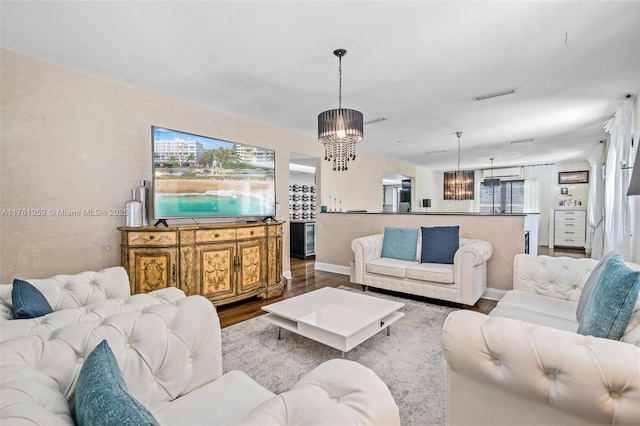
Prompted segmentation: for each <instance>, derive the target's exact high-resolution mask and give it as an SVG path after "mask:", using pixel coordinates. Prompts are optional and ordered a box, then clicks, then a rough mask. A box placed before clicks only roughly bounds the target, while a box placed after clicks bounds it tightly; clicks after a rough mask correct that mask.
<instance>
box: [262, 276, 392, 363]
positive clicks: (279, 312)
mask: <svg viewBox="0 0 640 426" xmlns="http://www.w3.org/2000/svg"><path fill="white" fill-rule="evenodd" d="M403 306H404V303H399V302H392V301H390V300H385V299H379V298H377V297H372V296H367V295H364V294H361V293H356V292H350V291H346V290H339V289H336V288H332V287H324V288H321V289H319V290H315V291H312V292H309V293H305V294H302V295H300V296H296V297H292V298H291V299H286V300H283V301H280V302H276V303H272V304H271V305H267V306H264V307H263V308H262V309H263V310H265V311H267V312H268V313H267V314H266V315H265V318H267V319H268V320H269V321H271V322H272V323H273V324H275V325H277V326H278V339H280V332H281V329H283V328H284V329H285V330H289V331H292V332H294V333H297V334H299V335H301V336H304V337H307V338H309V339H312V340H315V341H317V342H320V343H323V344H325V345H327V346H331V347H332V348H336V349H338V350H340V351H342V356H343V357H344V354H345V353H346V352H349V351H350V350H351V349H353V348H355V347H356V346H358V345H359V344H360V343H362V342H364V341H365V340H367V339H368V338H369V337H371V336H373V335H374V334H376V333H378V332H379V331H381V330H385V329H386V330H387V335H389V326H390V325H391V324H393V323H394V322H396V321H397V320H399V319H400V318H402V317H403V316H404V313H402V312H398V309H400V308H402V307H403Z"/></svg>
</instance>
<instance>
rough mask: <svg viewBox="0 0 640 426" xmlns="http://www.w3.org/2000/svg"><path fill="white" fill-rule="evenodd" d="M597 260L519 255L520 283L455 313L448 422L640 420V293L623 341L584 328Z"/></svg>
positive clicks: (448, 332)
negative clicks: (487, 305) (490, 302)
mask: <svg viewBox="0 0 640 426" xmlns="http://www.w3.org/2000/svg"><path fill="white" fill-rule="evenodd" d="M596 264H597V262H596V261H595V260H592V259H573V258H569V257H557V258H556V257H549V256H530V255H524V254H519V255H516V257H515V261H514V278H513V280H514V290H512V291H509V292H507V294H506V296H505V297H504V298H503V299H502V300H501V301H500V302H499V303H498V306H497V307H496V308H495V309H494V310H493V311H492V312H491V313H490V315H489V316H487V315H483V314H480V313H477V312H471V311H456V312H452V313H451V314H450V315H449V317H448V318H447V320H446V322H445V324H444V332H443V349H444V353H445V359H446V362H447V424H448V425H470V424H473V425H514V424H518V425H532V426H533V425H549V426H551V425H603V424H611V425H629V426H631V425H638V424H640V297H639V298H638V299H637V300H636V303H635V307H634V311H633V314H632V316H631V320H630V321H629V323H628V325H627V326H626V330H625V331H624V335H623V336H622V338H621V340H620V341H617V340H609V339H605V338H598V337H592V336H583V335H581V334H577V333H576V330H577V329H578V324H579V323H578V321H577V318H576V310H577V307H578V301H579V299H580V294H581V291H582V288H583V286H584V284H585V282H586V281H587V279H588V278H589V276H590V274H591V271H592V270H593V268H594V267H595V266H596ZM627 266H628V267H630V268H631V269H636V270H638V269H640V265H635V264H630V263H627Z"/></svg>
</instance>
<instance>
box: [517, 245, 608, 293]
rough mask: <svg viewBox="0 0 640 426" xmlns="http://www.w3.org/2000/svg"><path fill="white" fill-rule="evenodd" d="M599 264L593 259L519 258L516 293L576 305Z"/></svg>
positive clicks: (530, 256) (529, 256) (524, 256)
mask: <svg viewBox="0 0 640 426" xmlns="http://www.w3.org/2000/svg"><path fill="white" fill-rule="evenodd" d="M597 263H598V262H597V261H596V260H593V259H574V258H570V257H551V256H532V255H527V254H517V255H516V256H515V259H514V265H513V289H514V290H521V291H528V292H530V293H537V294H541V295H543V296H549V297H555V298H557V299H565V300H573V301H574V302H577V301H578V300H579V299H580V293H581V292H582V287H583V286H584V283H585V282H586V281H587V278H589V275H591V271H592V270H593V268H594V267H595V266H596V264H597Z"/></svg>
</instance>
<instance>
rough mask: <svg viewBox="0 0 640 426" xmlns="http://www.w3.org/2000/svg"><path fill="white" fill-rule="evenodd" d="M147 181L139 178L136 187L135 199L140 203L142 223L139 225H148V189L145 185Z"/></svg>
mask: <svg viewBox="0 0 640 426" xmlns="http://www.w3.org/2000/svg"><path fill="white" fill-rule="evenodd" d="M146 183H147V182H146V181H145V180H144V179H142V180H140V186H139V187H137V188H136V196H135V199H136V200H137V201H140V202H141V203H142V224H141V226H149V190H148V189H147V187H146V186H145V184H146Z"/></svg>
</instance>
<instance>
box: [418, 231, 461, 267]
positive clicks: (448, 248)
mask: <svg viewBox="0 0 640 426" xmlns="http://www.w3.org/2000/svg"><path fill="white" fill-rule="evenodd" d="M421 229H422V253H421V255H420V262H422V263H443V264H453V257H454V256H455V254H456V252H457V251H458V249H459V248H460V227H459V226H434V227H430V228H425V227H422V228H421Z"/></svg>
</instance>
